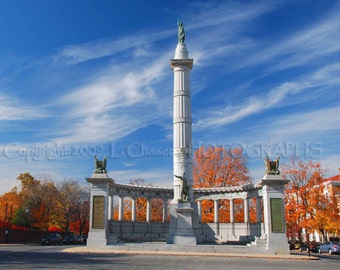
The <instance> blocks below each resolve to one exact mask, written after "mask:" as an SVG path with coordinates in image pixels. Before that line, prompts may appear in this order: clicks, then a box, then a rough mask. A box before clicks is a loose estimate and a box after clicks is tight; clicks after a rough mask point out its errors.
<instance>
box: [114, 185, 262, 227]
mask: <svg viewBox="0 0 340 270" xmlns="http://www.w3.org/2000/svg"><path fill="white" fill-rule="evenodd" d="M194 192H195V190H194ZM117 197H118V219H117V221H123V220H124V198H126V197H125V196H122V195H117ZM129 198H130V199H131V220H129V221H131V222H136V221H137V219H136V201H137V198H136V197H129ZM141 198H144V197H141ZM145 199H146V218H145V222H151V221H152V220H151V211H152V206H151V201H152V200H153V199H159V198H145ZM160 199H162V201H163V207H162V222H163V223H164V222H168V201H169V199H164V198H160ZM205 199H209V198H205ZM205 199H197V200H196V202H197V207H198V216H199V221H200V222H202V201H203V200H205ZM236 199H239V198H237V197H235V198H230V199H225V198H220V199H213V202H214V223H219V222H220V213H219V201H220V200H229V203H230V207H229V209H230V211H229V215H230V217H229V218H230V223H235V203H234V202H235V200H236ZM242 199H243V211H244V221H243V222H244V223H250V209H249V200H250V198H242ZM113 212H114V195H110V196H109V211H108V214H109V216H108V219H109V220H112V219H113ZM262 216H263V215H262V204H261V197H256V223H261V221H262Z"/></svg>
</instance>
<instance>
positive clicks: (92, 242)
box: [86, 231, 107, 248]
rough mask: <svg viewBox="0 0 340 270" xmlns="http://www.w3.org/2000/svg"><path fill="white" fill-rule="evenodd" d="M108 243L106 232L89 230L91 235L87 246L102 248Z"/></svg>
mask: <svg viewBox="0 0 340 270" xmlns="http://www.w3.org/2000/svg"><path fill="white" fill-rule="evenodd" d="M106 245H107V239H106V232H105V231H98V232H93V231H92V232H91V231H90V232H89V237H88V239H87V241H86V247H88V248H102V247H105V246H106Z"/></svg>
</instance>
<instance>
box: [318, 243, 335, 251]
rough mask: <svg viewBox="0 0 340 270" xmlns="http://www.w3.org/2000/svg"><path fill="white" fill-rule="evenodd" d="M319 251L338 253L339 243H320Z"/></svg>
mask: <svg viewBox="0 0 340 270" xmlns="http://www.w3.org/2000/svg"><path fill="white" fill-rule="evenodd" d="M318 251H319V253H320V254H321V253H323V252H324V253H329V254H334V253H338V254H339V253H340V243H338V242H327V243H325V244H322V245H320V246H319V249H318Z"/></svg>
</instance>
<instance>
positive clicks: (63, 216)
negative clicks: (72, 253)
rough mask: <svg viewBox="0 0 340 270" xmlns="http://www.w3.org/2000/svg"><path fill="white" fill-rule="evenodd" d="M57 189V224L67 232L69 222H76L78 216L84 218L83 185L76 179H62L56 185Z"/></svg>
mask: <svg viewBox="0 0 340 270" xmlns="http://www.w3.org/2000/svg"><path fill="white" fill-rule="evenodd" d="M58 191H59V194H58V197H57V198H56V199H58V207H57V209H56V213H57V215H58V216H57V217H56V221H57V225H59V226H60V227H61V228H62V229H63V230H64V231H65V232H69V231H70V224H71V222H73V223H77V222H79V219H80V218H82V219H84V217H85V218H86V216H84V214H85V213H84V212H83V211H82V210H83V209H82V207H83V202H84V200H82V198H83V197H84V193H85V187H84V186H82V185H80V184H79V182H78V181H76V180H70V181H63V182H61V183H60V184H59V185H58ZM84 210H85V209H84Z"/></svg>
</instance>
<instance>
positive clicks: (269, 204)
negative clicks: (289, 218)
mask: <svg viewBox="0 0 340 270" xmlns="http://www.w3.org/2000/svg"><path fill="white" fill-rule="evenodd" d="M264 161H265V164H266V172H265V176H264V177H263V178H262V179H261V186H262V193H263V213H264V232H265V238H266V240H267V247H266V249H267V250H268V251H271V252H274V253H281V254H289V252H290V251H289V245H288V242H287V237H286V220H285V210H284V209H285V207H284V185H286V184H287V183H288V182H289V180H287V179H284V178H283V177H282V175H281V174H280V171H279V157H277V159H276V160H275V161H273V160H269V158H265V160H264Z"/></svg>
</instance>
